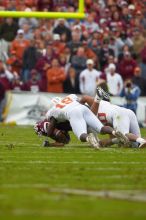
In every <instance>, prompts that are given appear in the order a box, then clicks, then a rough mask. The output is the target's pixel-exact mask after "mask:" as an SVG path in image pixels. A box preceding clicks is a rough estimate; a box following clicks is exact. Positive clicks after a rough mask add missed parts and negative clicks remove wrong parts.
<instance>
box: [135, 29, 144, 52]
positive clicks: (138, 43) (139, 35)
mask: <svg viewBox="0 0 146 220" xmlns="http://www.w3.org/2000/svg"><path fill="white" fill-rule="evenodd" d="M132 41H133V49H134V51H135V52H136V53H137V54H138V55H139V54H140V51H141V50H142V49H143V45H144V44H145V37H144V36H143V32H141V30H140V29H139V28H135V29H134V30H133V38H132Z"/></svg>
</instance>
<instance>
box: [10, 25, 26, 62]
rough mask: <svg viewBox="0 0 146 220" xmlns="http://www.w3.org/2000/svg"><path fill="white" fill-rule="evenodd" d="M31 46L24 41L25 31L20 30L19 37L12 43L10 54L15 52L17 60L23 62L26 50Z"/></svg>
mask: <svg viewBox="0 0 146 220" xmlns="http://www.w3.org/2000/svg"><path fill="white" fill-rule="evenodd" d="M28 46H29V41H28V40H25V39H24V31H23V30H22V29H19V30H18V31H17V36H16V38H15V40H14V41H12V43H11V48H10V52H12V51H15V52H16V57H17V59H18V60H19V59H20V60H21V59H22V57H23V53H24V50H25V49H26V48H27V47H28Z"/></svg>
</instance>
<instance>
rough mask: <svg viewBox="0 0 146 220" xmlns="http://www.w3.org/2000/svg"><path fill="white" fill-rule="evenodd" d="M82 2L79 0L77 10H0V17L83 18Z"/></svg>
mask: <svg viewBox="0 0 146 220" xmlns="http://www.w3.org/2000/svg"><path fill="white" fill-rule="evenodd" d="M84 4H85V2H84V0H79V5H78V12H43V11H42V12H40V11H30V12H28V11H0V17H13V18H20V17H24V18H32V17H34V18H51V19H57V18H65V19H83V18H85V12H84V11H85V10H84Z"/></svg>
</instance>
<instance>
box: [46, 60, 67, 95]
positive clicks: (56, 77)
mask: <svg viewBox="0 0 146 220" xmlns="http://www.w3.org/2000/svg"><path fill="white" fill-rule="evenodd" d="M64 80H65V71H64V70H63V69H62V68H60V65H59V62H58V60H57V59H53V60H52V63H51V68H50V69H48V70H47V91H48V92H55V93H61V92H63V82H64Z"/></svg>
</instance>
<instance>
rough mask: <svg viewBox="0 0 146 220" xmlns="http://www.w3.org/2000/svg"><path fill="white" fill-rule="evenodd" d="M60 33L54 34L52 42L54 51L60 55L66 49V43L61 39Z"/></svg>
mask: <svg viewBox="0 0 146 220" xmlns="http://www.w3.org/2000/svg"><path fill="white" fill-rule="evenodd" d="M60 40H61V39H60V35H59V34H54V35H53V42H52V47H53V50H54V53H55V54H56V55H57V56H58V55H59V54H60V53H62V52H63V51H64V48H65V43H63V42H61V41H60Z"/></svg>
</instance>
